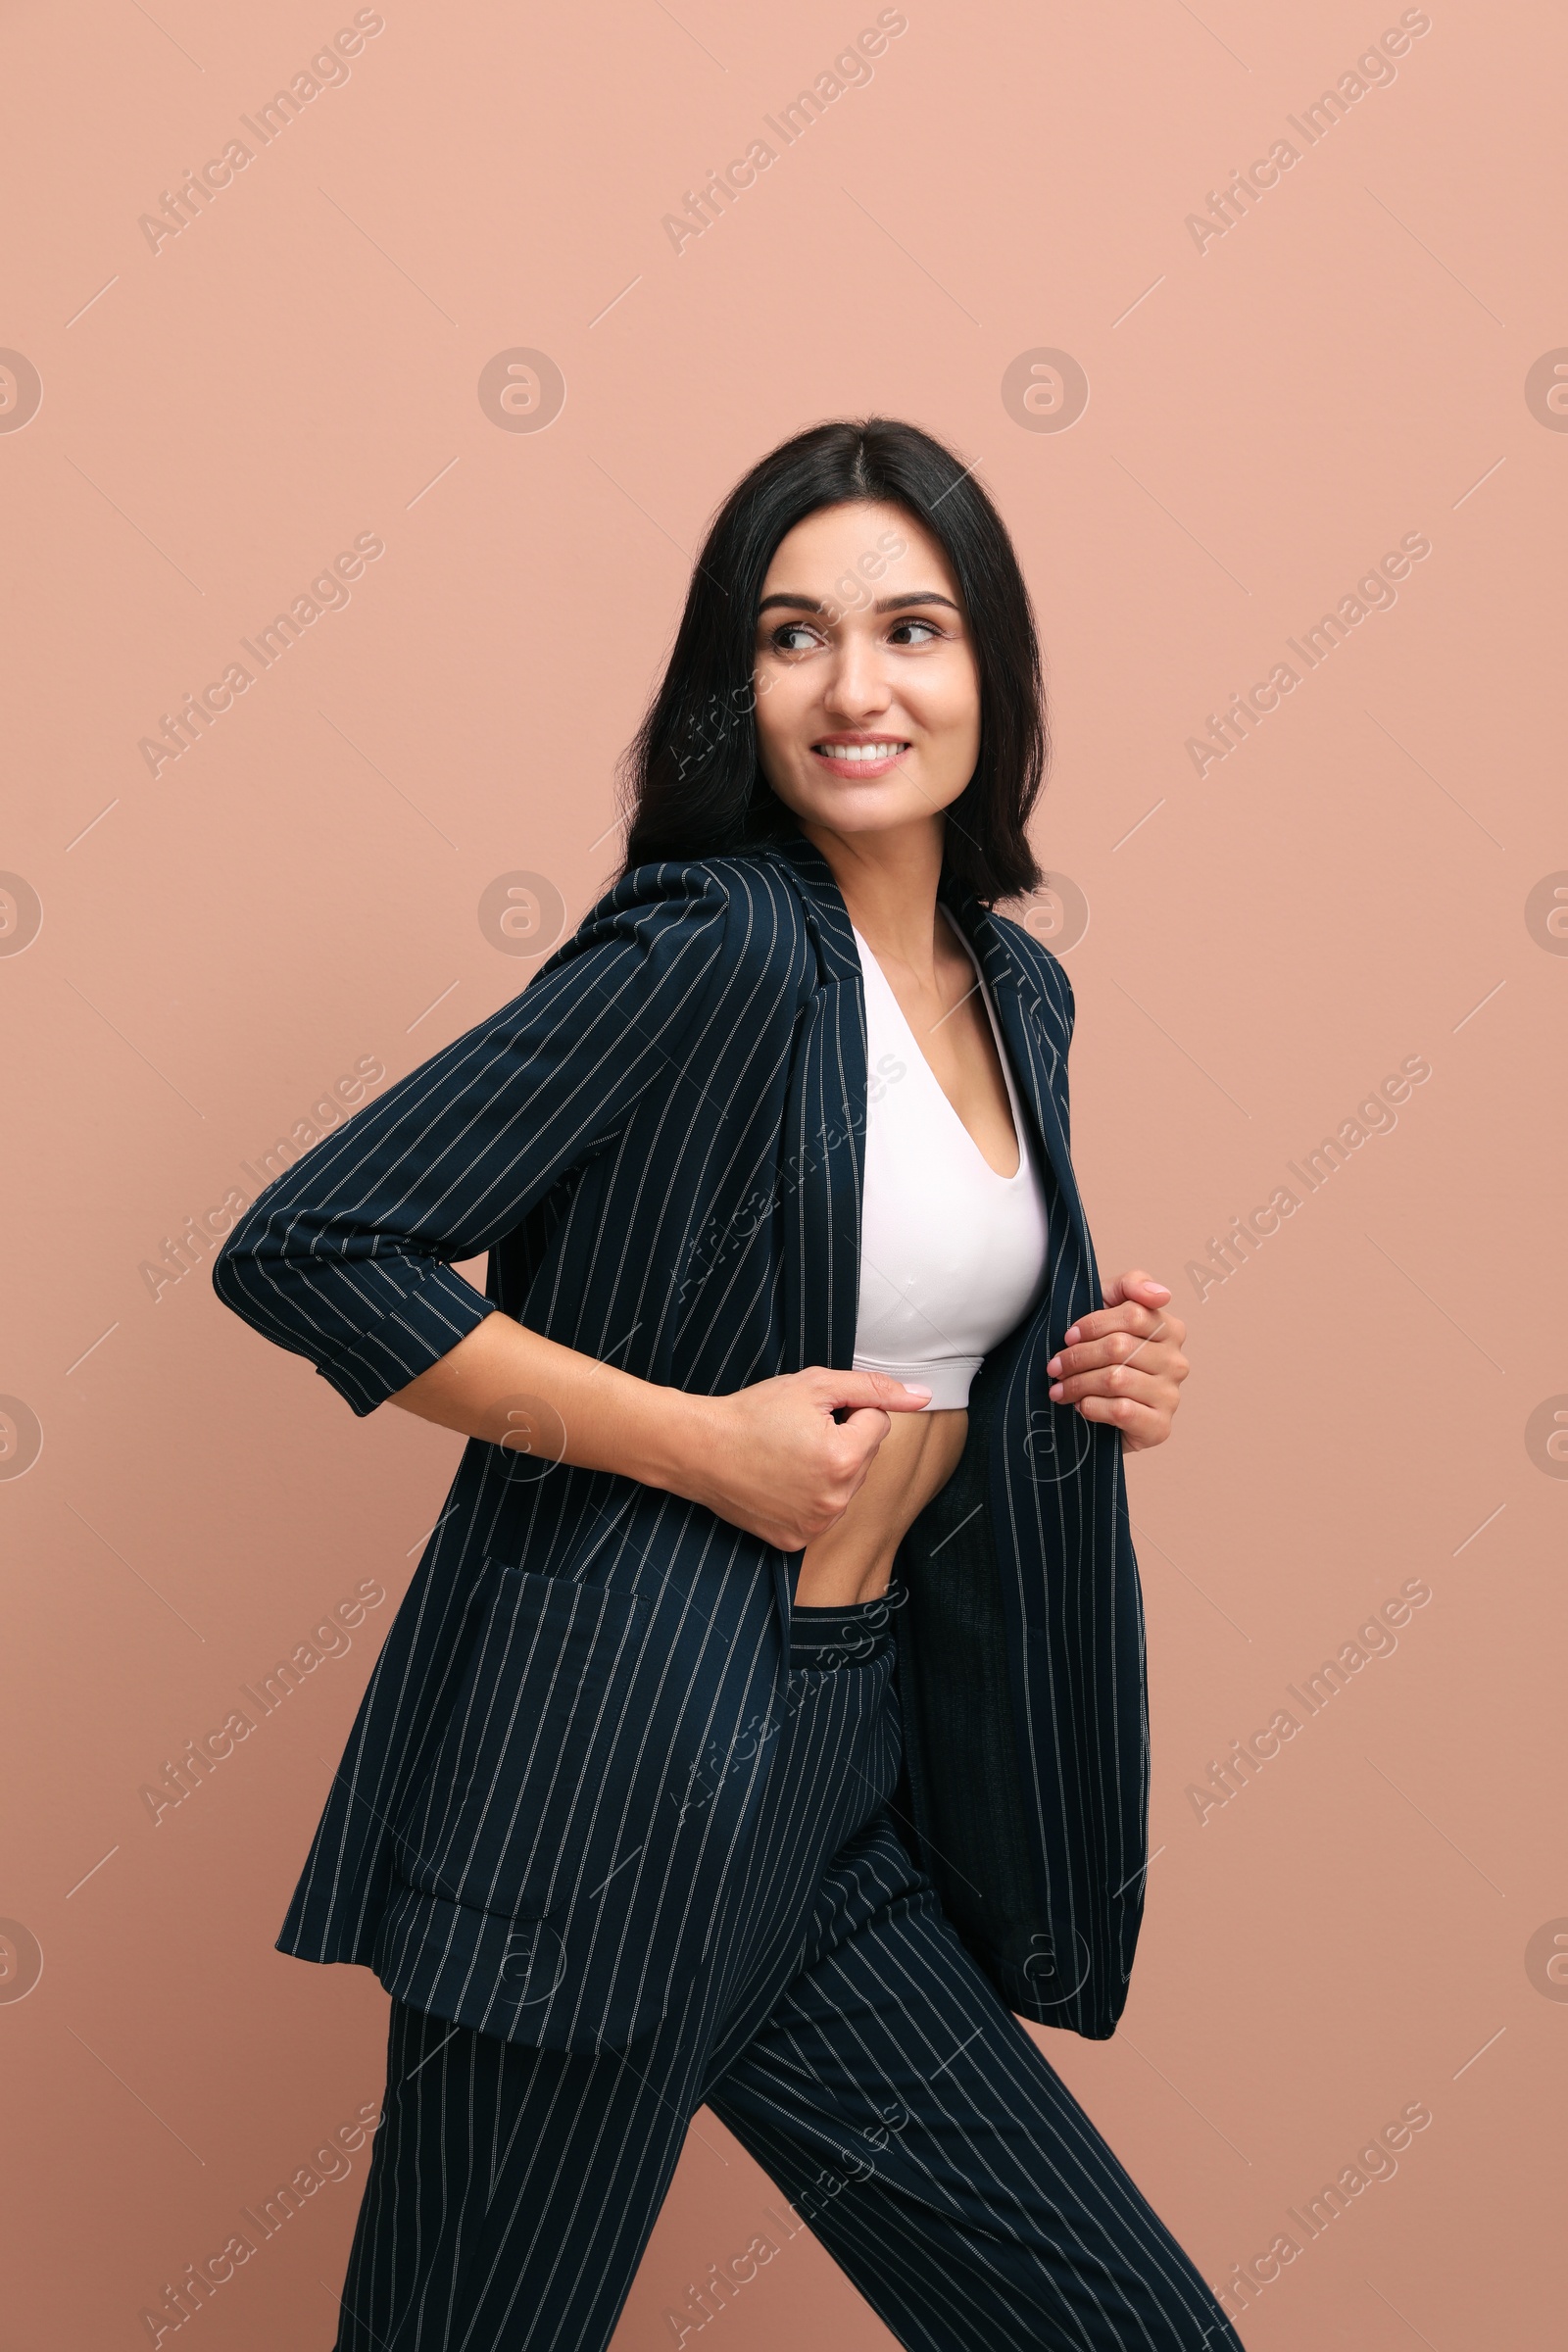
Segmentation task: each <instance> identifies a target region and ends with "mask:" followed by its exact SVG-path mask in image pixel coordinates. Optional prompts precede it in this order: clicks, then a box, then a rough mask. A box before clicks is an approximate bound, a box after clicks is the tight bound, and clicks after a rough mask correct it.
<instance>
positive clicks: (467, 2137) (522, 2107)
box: [335, 2001, 701, 2352]
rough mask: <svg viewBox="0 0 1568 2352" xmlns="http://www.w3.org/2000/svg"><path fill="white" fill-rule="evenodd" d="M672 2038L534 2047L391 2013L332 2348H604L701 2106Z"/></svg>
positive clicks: (413, 2014)
mask: <svg viewBox="0 0 1568 2352" xmlns="http://www.w3.org/2000/svg"><path fill="white" fill-rule="evenodd" d="M681 2038H682V2037H681V2034H680V2033H679V2021H678V2020H677V2021H674V2025H673V2029H672V2030H669V2028H668V2024H667V2021H666V2028H662V2029H660V2030H659V2031H658V2032H656V2033H655V2034H649V2035H646V2036H644V2038H643V2040H642V2042H634V2043H633V2044H632V2045H631V2048H630V2049H629V2050H608V2051H604V2052H602V2053H599V2054H597V2055H582V2054H571V2053H568V2052H564V2051H554V2050H535V2049H530V2048H526V2047H524V2046H522V2045H520V2044H516V2043H512V2042H506V2041H501V2040H499V2039H497V2038H496V2037H495V2036H494V2035H492V2034H474V2033H470V2032H469V2031H468V2030H467V2029H466V2027H460V2028H454V2027H452V2026H450V2025H449V2024H448V2023H447V2022H446V2020H445V2019H444V2018H438V2017H429V2016H426V2015H425V2014H424V2013H423V2012H422V2011H419V2010H417V2009H409V2008H406V2007H404V2005H403V2004H402V2003H401V2002H397V2001H394V2003H393V2005H392V2025H391V2033H390V2036H389V2044H388V2056H387V2096H386V2106H385V2116H384V2120H383V2122H382V2124H381V2127H380V2130H379V2131H377V2133H376V2137H375V2153H374V2156H373V2158H372V2160H371V2166H370V2174H369V2178H368V2181H367V2183H366V2191H365V2199H364V2203H363V2204H362V2206H361V2209H360V2218H359V2225H358V2228H357V2230H356V2233H355V2239H354V2247H353V2251H352V2253H351V2255H350V2258H349V2268H348V2276H347V2278H345V2280H344V2284H343V2295H342V2316H341V2325H340V2329H339V2333H338V2338H337V2344H336V2348H335V2352H595V2348H596V2347H599V2348H602V2347H603V2346H604V2345H606V2344H608V2343H609V2341H610V2338H611V2336H612V2334H613V2331H614V2326H615V2321H616V2319H617V2317H618V2315H619V2312H620V2309H621V2306H622V2304H623V2303H624V2301H625V2299H626V2296H627V2294H628V2293H629V2291H630V2288H631V2282H632V2279H633V2278H634V2277H635V2275H636V2270H637V2265H638V2262H639V2261H640V2259H641V2257H642V2252H643V2248H644V2246H645V2245H646V2244H647V2242H648V2239H649V2236H650V2235H651V2234H652V2231H653V2227H654V2223H655V2221H656V2220H657V2218H658V2214H659V2209H660V2206H661V2205H662V2202H663V2198H664V2193H665V2191H666V2189H667V2188H668V2186H669V2182H670V2180H671V2178H672V2177H673V2174H674V2170H675V2166H676V2163H677V2161H678V2159H679V2156H680V2150H681V2143H682V2141H683V2140H684V2138H685V2136H686V2128H687V2119H688V2117H689V2116H690V2115H691V2113H692V2111H693V2109H694V2107H695V2106H696V2103H697V2102H696V2084H695V2069H696V2068H697V2066H698V2065H699V2064H700V2060H701V2044H700V2043H698V2044H697V2045H696V2047H695V2048H694V2047H693V2046H691V2044H690V2042H689V2041H688V2044H687V2046H686V2047H685V2049H684V2050H683V2049H682V2047H681Z"/></svg>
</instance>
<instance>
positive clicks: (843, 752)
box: [811, 735, 910, 776]
mask: <svg viewBox="0 0 1568 2352" xmlns="http://www.w3.org/2000/svg"><path fill="white" fill-rule="evenodd" d="M909 748H910V747H909V745H908V743H907V741H906V740H905V739H904V738H903V737H902V736H898V735H875V736H869V737H854V736H851V737H844V736H837V735H825V736H824V737H823V738H822V740H821V741H820V742H819V743H813V744H812V746H811V756H812V758H813V759H815V760H820V761H821V762H822V765H823V766H824V767H826V768H830V769H831V770H832V772H833V773H834V774H835V775H840V776H875V775H882V774H884V773H885V772H886V770H887V769H888V768H890V767H892V765H893V764H894V762H895V761H896V760H901V759H902V758H903V756H904V754H905V753H906V752H907V751H908V749H909Z"/></svg>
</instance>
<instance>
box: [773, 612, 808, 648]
mask: <svg viewBox="0 0 1568 2352" xmlns="http://www.w3.org/2000/svg"><path fill="white" fill-rule="evenodd" d="M810 634H811V632H810V629H809V626H808V625H807V623H806V622H805V621H804V620H787V621H785V622H784V624H783V626H782V627H781V628H777V629H774V630H773V631H772V632H771V634H770V635H769V637H768V641H767V642H768V644H769V645H770V646H771V647H772V649H773V651H774V653H776V654H800V653H804V652H805V651H806V648H805V646H803V645H797V644H796V643H794V642H793V641H794V640H795V639H796V638H798V637H804V638H807V639H809V637H810Z"/></svg>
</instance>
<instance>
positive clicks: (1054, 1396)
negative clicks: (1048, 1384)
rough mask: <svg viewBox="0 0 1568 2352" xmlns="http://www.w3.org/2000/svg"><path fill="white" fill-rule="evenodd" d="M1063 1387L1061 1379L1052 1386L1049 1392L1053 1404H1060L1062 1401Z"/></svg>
mask: <svg viewBox="0 0 1568 2352" xmlns="http://www.w3.org/2000/svg"><path fill="white" fill-rule="evenodd" d="M1061 1388H1062V1384H1061V1382H1060V1381H1059V1380H1058V1381H1056V1382H1054V1385H1053V1386H1052V1388H1051V1390H1050V1392H1049V1394H1050V1397H1051V1400H1052V1402H1053V1404H1059V1403H1060V1402H1061Z"/></svg>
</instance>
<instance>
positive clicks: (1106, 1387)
mask: <svg viewBox="0 0 1568 2352" xmlns="http://www.w3.org/2000/svg"><path fill="white" fill-rule="evenodd" d="M1050 1395H1051V1401H1052V1403H1053V1404H1081V1403H1082V1402H1083V1401H1084V1399H1085V1398H1086V1397H1111V1398H1115V1397H1129V1398H1131V1399H1132V1400H1133V1401H1134V1402H1135V1403H1142V1404H1148V1405H1152V1406H1156V1407H1157V1406H1169V1404H1170V1403H1171V1402H1172V1401H1173V1397H1172V1392H1171V1384H1170V1383H1169V1382H1168V1381H1166V1380H1164V1379H1163V1378H1162V1377H1161V1376H1160V1375H1159V1374H1157V1373H1154V1372H1141V1371H1139V1370H1138V1368H1137V1367H1136V1365H1127V1364H1105V1365H1103V1366H1102V1367H1101V1369H1100V1370H1099V1371H1097V1372H1081V1373H1079V1374H1077V1375H1076V1376H1075V1377H1074V1378H1071V1379H1068V1380H1058V1381H1054V1382H1053V1383H1052V1387H1051V1391H1050Z"/></svg>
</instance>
